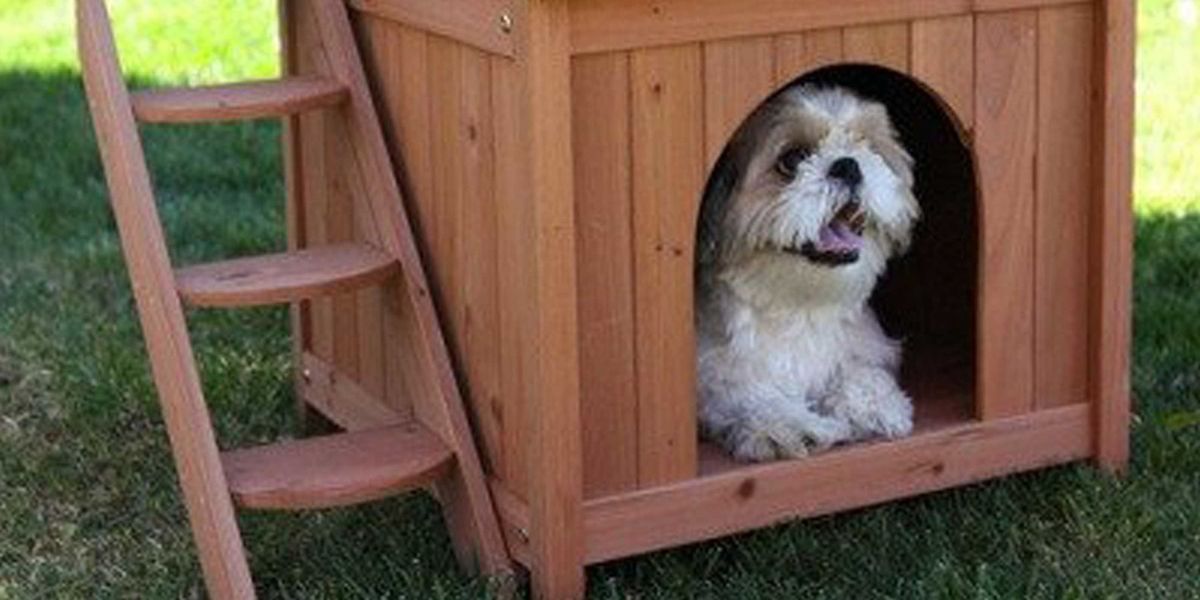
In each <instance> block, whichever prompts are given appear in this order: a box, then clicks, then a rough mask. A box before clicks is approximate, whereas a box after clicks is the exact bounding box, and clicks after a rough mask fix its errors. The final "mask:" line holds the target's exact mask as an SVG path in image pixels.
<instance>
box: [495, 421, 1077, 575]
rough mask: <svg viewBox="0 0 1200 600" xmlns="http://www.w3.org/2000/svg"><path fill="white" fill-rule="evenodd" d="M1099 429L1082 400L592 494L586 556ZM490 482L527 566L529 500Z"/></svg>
mask: <svg viewBox="0 0 1200 600" xmlns="http://www.w3.org/2000/svg"><path fill="white" fill-rule="evenodd" d="M1092 431H1093V428H1092V425H1091V422H1090V413H1089V406H1088V405H1084V404H1078V405H1071V406H1066V407H1062V408H1056V409H1052V410H1046V411H1041V412H1037V413H1032V414H1026V415H1021V416H1017V417H1011V418H1005V419H1000V420H997V421H991V422H986V423H985V422H972V423H969V424H965V425H961V426H956V427H948V428H945V429H942V430H938V431H935V432H930V433H928V434H925V435H919V436H915V437H912V438H908V439H904V440H898V441H895V442H889V443H876V444H865V445H861V446H857V447H853V448H847V449H844V450H841V451H838V452H833V453H830V454H825V455H821V456H816V457H813V458H809V459H804V460H798V461H785V462H775V463H766V464H757V465H747V466H745V467H742V468H740V469H736V470H732V471H726V472H722V473H719V474H716V475H708V476H701V477H699V478H696V479H691V480H687V481H682V482H678V483H674V484H668V485H664V486H659V487H655V488H649V489H644V490H639V491H636V492H629V493H625V494H620V495H615V496H609V497H606V498H599V499H595V500H589V501H587V502H585V504H584V528H585V531H586V562H587V563H588V564H595V563H600V562H605V561H608V560H613V559H616V558H622V557H627V556H632V555H636V554H642V553H646V552H651V551H654V550H661V549H664V548H669V547H674V546H680V545H684V544H689V543H693V542H699V541H704V540H709V539H713V538H717V537H721V536H725V535H730V534H733V533H737V532H742V531H746V530H750V529H756V528H760V527H766V526H770V525H774V524H778V523H781V522H785V521H788V520H791V519H798V518H808V517H814V516H820V515H825V514H830V513H834V512H839V511H844V510H849V509H854V508H862V507H866V506H871V505H874V504H879V503H882V502H887V501H891V500H896V499H899V498H906V497H910V496H916V495H919V494H924V493H928V492H933V491H937V490H943V489H947V488H951V487H954V486H959V485H964V484H968V483H971V482H975V481H981V480H984V479H991V478H995V477H1000V476H1003V475H1008V474H1012V473H1017V472H1021V471H1028V470H1033V469H1039V468H1043V467H1048V466H1052V465H1057V464H1063V463H1068V462H1073V461H1076V460H1081V459H1084V458H1087V457H1088V456H1090V455H1091V454H1092V451H1093V448H1092V437H1093V435H1092ZM868 484H869V485H868ZM491 487H492V490H493V496H494V497H495V498H496V503H497V509H498V511H499V513H500V517H501V519H502V521H503V522H504V524H503V530H504V531H505V534H506V538H507V541H508V543H509V549H510V552H511V553H512V555H513V557H514V558H516V559H517V560H518V561H520V562H522V563H523V564H526V565H528V564H529V563H528V562H526V561H527V560H528V559H529V557H530V551H529V548H528V544H527V538H528V532H529V527H530V521H529V511H528V507H527V506H526V504H525V503H524V502H523V501H522V500H520V499H519V498H517V497H516V496H515V495H514V494H512V493H511V492H508V491H507V490H505V489H504V486H503V485H502V484H500V483H499V482H498V481H495V480H493V481H492V486H491ZM681 514H687V515H688V517H687V518H680V515H681ZM522 532H525V533H522Z"/></svg>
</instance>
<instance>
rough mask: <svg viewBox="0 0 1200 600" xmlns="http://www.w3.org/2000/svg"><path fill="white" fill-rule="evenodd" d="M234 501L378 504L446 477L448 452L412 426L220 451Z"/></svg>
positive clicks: (264, 505)
mask: <svg viewBox="0 0 1200 600" xmlns="http://www.w3.org/2000/svg"><path fill="white" fill-rule="evenodd" d="M221 465H222V467H224V471H225V478H226V480H227V481H228V483H229V491H230V493H231V494H232V495H233V499H234V502H236V503H237V504H238V505H239V506H244V507H246V508H260V509H285V510H297V509H309V508H329V507H333V506H346V505H350V504H358V503H360V502H369V501H371V500H378V499H380V498H385V497H387V496H391V495H393V494H397V493H400V492H404V491H408V490H412V489H416V488H419V487H423V486H425V485H428V484H430V483H432V482H433V481H436V480H438V479H440V478H442V477H444V476H446V475H447V474H448V473H449V470H450V469H451V467H452V466H453V465H454V454H453V453H452V452H451V451H450V449H449V448H447V447H446V445H445V444H443V443H442V441H441V440H439V439H438V438H437V436H435V435H433V434H432V433H430V432H429V431H427V430H426V429H424V428H423V427H420V426H419V425H415V424H405V425H396V426H391V427H384V428H380V429H372V430H368V431H355V432H346V433H336V434H333V435H326V436H321V437H314V438H308V439H303V440H294V441H287V442H281V443H278V444H272V445H268V446H259V447H256V448H247V449H243V450H233V451H229V452H222V453H221Z"/></svg>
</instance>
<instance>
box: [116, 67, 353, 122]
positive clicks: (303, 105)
mask: <svg viewBox="0 0 1200 600" xmlns="http://www.w3.org/2000/svg"><path fill="white" fill-rule="evenodd" d="M348 97H349V93H348V91H347V89H346V86H344V85H342V84H341V83H339V82H337V81H334V80H332V79H325V78H323V77H289V78H285V79H272V80H264V81H246V82H242V83H232V84H226V85H213V86H201V87H180V88H160V89H151V90H141V91H137V92H133V93H132V94H131V95H130V99H131V100H132V102H133V114H134V116H136V117H137V119H138V120H139V121H142V122H145V123H191V122H195V121H230V120H235V119H260V118H263V117H282V116H285V115H290V114H295V113H298V112H303V111H306V110H312V109H316V108H324V107H328V106H334V105H337V104H340V103H342V102H344V101H345V100H346V99H347V98H348Z"/></svg>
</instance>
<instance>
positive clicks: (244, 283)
mask: <svg viewBox="0 0 1200 600" xmlns="http://www.w3.org/2000/svg"><path fill="white" fill-rule="evenodd" d="M399 271H400V265H399V263H398V262H396V260H395V259H394V258H392V257H391V256H390V255H388V254H385V253H384V252H383V251H381V250H379V249H377V248H373V247H371V246H368V245H366V244H335V245H329V246H320V247H317V248H308V249H305V250H298V251H295V252H285V253H282V254H267V255H263V256H254V257H249V258H238V259H234V260H227V261H223V262H215V263H209V264H203V265H193V266H189V267H183V268H181V269H177V270H176V271H175V287H176V289H178V290H179V295H180V297H182V298H183V301H184V302H187V303H188V304H191V305H193V306H260V305H264V304H281V303H286V302H295V301H297V300H306V299H310V298H318V297H323V296H331V295H334V294H340V293H344V292H350V291H354V290H356V289H360V288H364V287H367V286H371V285H377V284H379V283H382V282H383V281H385V280H387V279H388V278H390V277H392V276H394V275H395V274H397V273H398V272H399Z"/></svg>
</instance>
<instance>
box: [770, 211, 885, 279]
mask: <svg viewBox="0 0 1200 600" xmlns="http://www.w3.org/2000/svg"><path fill="white" fill-rule="evenodd" d="M866 225H867V215H866V214H865V213H864V212H863V211H862V205H860V204H859V203H858V202H847V203H846V204H845V205H843V206H842V208H841V209H840V210H838V212H837V214H835V215H833V218H832V219H830V220H829V222H828V223H826V224H825V225H823V226H822V227H821V229H820V231H818V232H817V239H816V240H815V241H810V242H804V243H803V244H801V245H799V246H795V245H793V246H788V247H786V248H784V251H785V252H788V253H791V254H798V255H800V256H803V257H804V258H807V259H808V260H810V261H812V262H814V263H817V264H820V265H826V266H830V267H839V266H843V265H848V264H852V263H854V262H857V261H858V255H859V252H860V251H861V250H862V246H863V237H862V233H863V230H864V229H865V228H866Z"/></svg>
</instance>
